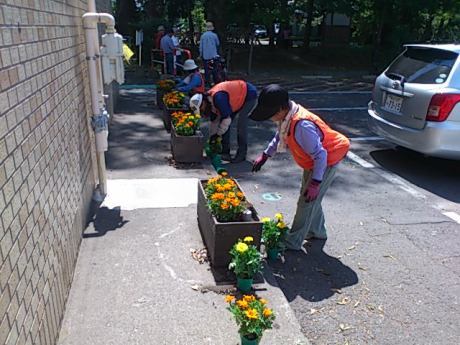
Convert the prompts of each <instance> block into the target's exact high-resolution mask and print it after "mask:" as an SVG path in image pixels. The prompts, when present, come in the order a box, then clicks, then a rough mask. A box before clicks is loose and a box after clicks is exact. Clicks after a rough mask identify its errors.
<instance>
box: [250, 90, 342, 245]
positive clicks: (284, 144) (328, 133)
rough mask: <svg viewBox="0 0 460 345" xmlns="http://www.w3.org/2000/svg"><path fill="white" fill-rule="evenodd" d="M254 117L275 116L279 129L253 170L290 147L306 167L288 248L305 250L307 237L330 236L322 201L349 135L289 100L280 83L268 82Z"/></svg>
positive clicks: (261, 119)
mask: <svg viewBox="0 0 460 345" xmlns="http://www.w3.org/2000/svg"><path fill="white" fill-rule="evenodd" d="M250 118H251V119H252V120H254V121H264V120H268V119H270V120H272V121H274V122H275V123H277V124H278V131H277V132H276V135H275V137H274V138H273V139H272V141H271V142H270V144H269V145H268V147H267V149H266V150H265V151H264V152H263V153H262V154H261V155H260V156H259V157H258V158H257V159H256V161H255V162H254V164H253V168H252V171H254V172H257V171H259V170H260V169H261V168H262V166H263V165H264V164H265V162H266V161H267V160H268V158H269V157H272V156H273V155H274V154H275V153H276V152H283V151H284V150H285V149H286V148H289V151H290V152H291V155H292V156H293V158H294V160H295V162H296V163H297V165H299V166H300V167H301V168H302V169H303V170H304V173H303V178H302V187H301V191H300V196H299V199H298V202H297V210H296V213H295V216H294V221H293V223H292V227H291V230H290V231H289V233H288V234H287V237H286V240H285V245H286V247H287V249H292V250H301V248H302V244H303V241H304V240H305V239H307V240H311V239H321V240H326V239H327V232H326V227H325V221H324V213H323V209H322V207H321V201H322V199H323V197H324V194H325V193H326V191H327V189H328V188H329V186H330V185H331V183H332V180H333V178H334V175H335V173H336V171H337V165H338V164H339V163H340V161H341V160H342V159H343V158H344V157H345V156H346V155H347V152H348V150H349V148H350V141H349V139H348V138H347V137H346V136H344V135H343V134H341V133H339V132H337V131H335V130H333V129H331V128H330V127H329V126H328V125H327V124H326V123H325V122H324V121H323V120H322V119H321V118H320V117H319V116H317V115H315V114H313V113H312V112H310V111H308V110H307V109H305V108H303V107H302V106H301V105H298V104H296V103H294V102H293V101H290V100H289V94H288V92H287V91H286V90H284V89H283V88H281V87H280V86H279V85H276V84H271V85H268V86H266V87H265V88H264V89H263V90H262V92H261V93H260V95H259V99H258V104H257V107H256V108H255V109H254V111H253V112H252V114H251V116H250Z"/></svg>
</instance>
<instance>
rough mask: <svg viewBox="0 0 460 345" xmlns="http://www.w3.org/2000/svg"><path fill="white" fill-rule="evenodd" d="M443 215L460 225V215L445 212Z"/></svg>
mask: <svg viewBox="0 0 460 345" xmlns="http://www.w3.org/2000/svg"><path fill="white" fill-rule="evenodd" d="M442 214H443V215H445V216H447V217H449V218H450V219H452V220H454V221H455V222H457V223H458V224H460V214H458V213H455V212H443V213H442Z"/></svg>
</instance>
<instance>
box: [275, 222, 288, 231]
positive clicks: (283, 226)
mask: <svg viewBox="0 0 460 345" xmlns="http://www.w3.org/2000/svg"><path fill="white" fill-rule="evenodd" d="M276 226H277V227H278V228H280V229H284V228H285V227H286V224H285V223H284V222H279V223H278V224H276Z"/></svg>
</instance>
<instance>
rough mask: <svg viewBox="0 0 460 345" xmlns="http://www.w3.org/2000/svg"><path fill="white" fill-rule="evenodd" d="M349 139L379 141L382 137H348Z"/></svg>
mask: <svg viewBox="0 0 460 345" xmlns="http://www.w3.org/2000/svg"><path fill="white" fill-rule="evenodd" d="M350 140H351V141H380V140H384V139H383V138H382V137H358V138H350Z"/></svg>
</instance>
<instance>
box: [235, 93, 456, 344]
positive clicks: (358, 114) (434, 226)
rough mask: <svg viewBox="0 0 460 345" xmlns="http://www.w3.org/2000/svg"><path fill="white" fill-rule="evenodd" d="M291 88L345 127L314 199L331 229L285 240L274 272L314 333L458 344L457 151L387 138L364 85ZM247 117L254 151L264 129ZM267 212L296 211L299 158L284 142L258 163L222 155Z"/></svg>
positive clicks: (269, 128) (357, 340)
mask: <svg viewBox="0 0 460 345" xmlns="http://www.w3.org/2000/svg"><path fill="white" fill-rule="evenodd" d="M352 91H353V90H350V92H347V93H346V94H340V93H336V92H323V93H321V92H314V93H311V92H305V93H301V92H298V93H295V94H294V95H293V96H292V98H293V99H294V100H295V101H296V102H298V103H300V104H303V105H305V106H306V107H308V108H309V109H313V110H314V112H315V113H317V114H318V115H320V116H321V117H322V118H324V119H325V120H326V121H327V122H328V123H329V124H330V125H331V126H332V127H334V128H336V129H337V130H339V131H341V132H343V133H344V134H346V135H347V136H349V137H350V138H351V139H352V147H351V153H350V155H349V158H347V159H345V160H344V161H343V162H342V164H341V166H340V169H339V173H338V177H337V178H336V181H335V182H334V184H333V185H332V187H331V188H330V190H329V192H328V193H327V195H326V198H325V200H324V203H323V208H324V211H325V214H326V223H327V225H328V232H329V238H328V240H327V241H326V242H323V241H313V242H311V243H307V244H306V246H305V252H300V253H292V252H287V253H286V256H285V262H284V263H278V264H276V265H274V270H275V272H276V276H277V280H278V283H279V285H280V286H281V288H282V290H283V292H284V294H285V295H286V297H287V298H288V300H289V301H290V305H291V307H292V308H293V309H294V311H295V314H296V316H297V318H298V320H299V322H300V324H301V326H302V330H303V332H304V333H305V334H306V335H307V337H308V338H309V340H310V341H311V342H312V344H314V345H320V344H321V345H323V344H343V345H345V344H348V345H351V344H388V345H390V344H391V345H395V344H401V345H407V344H414V345H415V344H417V345H422V344H423V345H425V344H426V345H428V344H433V345H435V344H443V345H450V344H452V345H453V344H458V339H460V331H459V330H458V328H457V325H458V324H459V321H460V313H459V311H460V308H459V304H458V303H459V297H460V268H459V267H460V260H459V253H460V242H459V241H458V236H459V233H460V224H459V222H460V216H459V215H460V184H459V183H458V176H459V173H460V162H456V161H449V160H442V159H436V158H430V157H425V156H423V155H420V154H417V153H414V152H411V151H409V150H407V149H403V148H399V147H395V145H393V144H391V143H389V142H386V141H385V140H383V139H382V138H379V137H376V136H375V134H373V133H372V132H370V131H369V129H368V127H367V111H366V110H365V109H366V106H367V103H368V101H369V99H370V97H371V94H370V92H367V93H366V92H361V91H360V92H356V93H354V92H352ZM273 131H274V128H273V125H270V124H260V123H254V122H251V129H250V133H251V138H252V144H251V157H250V159H254V158H255V157H256V156H257V154H258V153H259V152H261V150H263V148H264V147H265V145H266V143H267V142H268V141H269V140H270V137H271V135H272V134H273ZM229 170H230V172H231V173H232V175H234V176H236V177H238V178H239V180H240V181H241V184H242V186H243V188H244V189H245V190H246V192H247V193H250V195H251V199H252V200H254V201H255V205H256V207H257V209H259V210H262V211H263V212H264V214H263V215H264V216H271V215H273V214H274V213H275V212H283V213H285V214H286V215H287V218H288V219H289V220H291V219H292V218H293V215H294V212H295V205H296V200H297V196H298V189H299V183H300V173H301V172H300V169H298V168H297V167H296V165H295V163H294V162H293V161H292V159H291V157H290V156H289V154H280V155H278V156H276V157H275V158H273V159H271V161H269V162H268V163H267V164H266V165H265V166H264V167H263V170H262V171H261V172H260V173H257V174H253V173H251V172H250V163H249V162H246V163H241V164H239V165H229Z"/></svg>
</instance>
